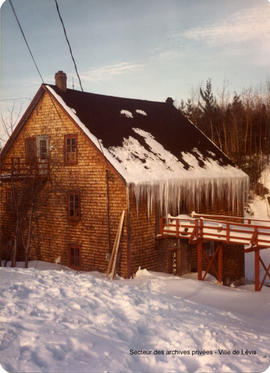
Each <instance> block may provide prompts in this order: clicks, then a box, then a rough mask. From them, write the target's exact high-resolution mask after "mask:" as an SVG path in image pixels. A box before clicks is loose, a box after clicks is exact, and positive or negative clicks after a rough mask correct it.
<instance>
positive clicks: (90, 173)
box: [1, 92, 127, 276]
mask: <svg viewBox="0 0 270 373" xmlns="http://www.w3.org/2000/svg"><path fill="white" fill-rule="evenodd" d="M56 108H57V110H56ZM41 134H45V135H48V136H49V138H50V147H51V152H50V156H51V172H50V180H48V181H47V183H46V185H45V187H44V188H43V189H42V191H41V198H40V201H41V206H40V211H39V213H40V217H39V219H38V220H35V226H34V235H33V241H32V248H31V258H32V259H34V258H36V259H41V260H47V261H55V260H57V258H61V259H60V263H62V264H66V265H68V248H69V245H70V244H71V243H73V244H78V245H80V247H81V259H82V262H81V267H80V269H82V270H99V271H105V270H106V268H107V264H108V261H107V260H106V253H107V251H108V226H107V186H106V170H109V175H110V177H109V183H108V184H109V195H110V233H111V242H110V246H111V248H112V245H113V240H114V237H115V234H116V230H117V226H118V223H119V219H120V216H121V212H122V210H123V209H126V185H125V183H124V181H123V179H122V178H121V177H120V176H119V175H118V174H117V172H116V171H115V170H114V169H113V167H111V166H110V164H109V163H108V162H106V161H105V159H104V157H103V155H102V154H101V153H100V152H99V150H98V149H97V148H96V147H95V146H94V145H93V144H92V143H91V141H90V140H89V139H88V138H87V136H86V135H85V134H84V133H83V132H82V130H81V129H80V128H78V126H77V125H75V124H74V122H73V121H72V120H71V119H70V118H69V116H68V115H67V114H66V113H65V112H64V110H63V109H62V108H61V107H60V106H59V104H57V103H56V102H55V101H54V104H53V102H52V99H51V98H50V97H49V94H48V93H47V92H46V93H45V94H44V96H43V97H42V98H41V100H40V102H39V103H38V104H37V106H36V108H35V109H34V110H33V112H32V114H31V115H30V117H29V118H28V120H27V122H26V123H25V124H24V126H23V128H22V129H21V132H20V133H19V135H18V137H17V138H16V140H15V141H14V143H13V145H12V146H11V147H10V149H9V151H8V152H7V154H6V156H5V159H4V162H10V160H11V157H14V156H15V157H20V158H22V159H25V139H26V138H27V137H30V136H37V135H41ZM66 134H76V135H77V136H78V163H77V164H75V165H66V164H65V162H64V136H65V135H66ZM6 188H8V183H5V185H3V188H2V189H3V191H2V196H1V202H2V206H3V204H5V198H4V196H5V192H4V190H5V189H6ZM72 190H78V191H79V192H80V199H81V219H80V220H79V221H76V222H72V221H70V220H69V219H68V214H67V202H68V201H67V192H68V191H72ZM48 195H49V198H48ZM42 201H43V204H42ZM2 219H3V224H5V219H8V218H7V216H5V214H4V215H2ZM9 222H10V221H9ZM120 248H121V252H122V255H121V274H122V275H123V276H126V275H127V273H126V268H127V265H126V262H127V226H126V222H125V224H124V227H123V234H122V238H121V244H120Z"/></svg>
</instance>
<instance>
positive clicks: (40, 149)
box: [37, 135, 50, 175]
mask: <svg viewBox="0 0 270 373" xmlns="http://www.w3.org/2000/svg"><path fill="white" fill-rule="evenodd" d="M49 146H50V143H49V136H47V135H39V136H37V159H38V167H39V174H43V175H44V174H47V173H48V169H49V168H48V166H49V158H50V149H49Z"/></svg>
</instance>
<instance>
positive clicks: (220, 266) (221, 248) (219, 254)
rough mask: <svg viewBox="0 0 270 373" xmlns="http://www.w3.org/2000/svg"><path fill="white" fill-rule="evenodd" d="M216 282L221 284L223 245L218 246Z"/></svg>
mask: <svg viewBox="0 0 270 373" xmlns="http://www.w3.org/2000/svg"><path fill="white" fill-rule="evenodd" d="M218 282H219V284H223V244H222V243H219V244H218Z"/></svg>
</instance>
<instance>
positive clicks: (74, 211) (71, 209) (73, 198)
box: [68, 192, 81, 220]
mask: <svg viewBox="0 0 270 373" xmlns="http://www.w3.org/2000/svg"><path fill="white" fill-rule="evenodd" d="M80 210H81V209H80V193H79V192H69V193H68V217H69V219H70V220H79V219H80V216H81V211H80Z"/></svg>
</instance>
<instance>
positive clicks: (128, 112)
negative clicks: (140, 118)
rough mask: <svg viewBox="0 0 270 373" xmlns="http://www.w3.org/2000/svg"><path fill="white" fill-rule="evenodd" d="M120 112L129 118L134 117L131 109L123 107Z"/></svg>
mask: <svg viewBox="0 0 270 373" xmlns="http://www.w3.org/2000/svg"><path fill="white" fill-rule="evenodd" d="M120 114H121V115H124V116H125V117H127V118H133V114H132V112H131V111H129V110H125V109H123V110H121V111H120Z"/></svg>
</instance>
